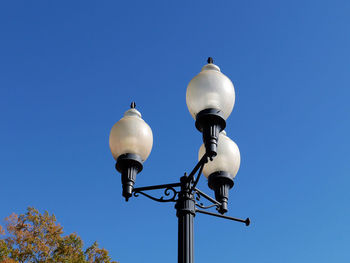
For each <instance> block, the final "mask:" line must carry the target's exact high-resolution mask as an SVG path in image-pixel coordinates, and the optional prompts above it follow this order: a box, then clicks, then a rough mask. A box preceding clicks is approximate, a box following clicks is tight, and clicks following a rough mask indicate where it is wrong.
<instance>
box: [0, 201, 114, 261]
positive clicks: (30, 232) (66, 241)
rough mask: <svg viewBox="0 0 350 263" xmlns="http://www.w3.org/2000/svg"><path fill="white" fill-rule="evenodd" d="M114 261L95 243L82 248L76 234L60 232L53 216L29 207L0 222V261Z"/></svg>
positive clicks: (60, 228) (81, 242)
mask: <svg viewBox="0 0 350 263" xmlns="http://www.w3.org/2000/svg"><path fill="white" fill-rule="evenodd" d="M24 262H33V263H51V262H60V263H61V262H62V263H116V262H115V261H111V258H110V256H109V255H108V251H107V250H105V249H103V248H99V247H98V245H97V243H96V242H95V243H94V244H92V246H90V247H88V248H87V249H85V250H84V249H83V241H82V240H81V238H80V237H79V236H77V235H76V234H75V233H73V234H69V235H63V227H62V226H61V225H60V224H57V223H56V218H55V216H54V215H49V213H48V212H45V213H44V214H40V213H39V212H38V210H36V209H35V208H31V207H30V208H28V209H27V212H26V213H25V214H21V215H16V214H12V215H10V216H9V217H7V218H6V219H5V227H2V226H1V225H0V263H24Z"/></svg>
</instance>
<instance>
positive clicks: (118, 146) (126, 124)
mask: <svg viewBox="0 0 350 263" xmlns="http://www.w3.org/2000/svg"><path fill="white" fill-rule="evenodd" d="M152 145H153V134H152V130H151V128H150V127H149V125H148V124H147V123H146V122H145V121H144V120H143V119H142V118H141V113H140V112H139V111H138V110H136V109H134V108H132V109H129V110H128V111H126V112H125V113H124V117H123V118H121V119H120V120H119V121H118V122H117V123H116V124H114V125H113V127H112V129H111V133H110V135H109V147H110V149H111V152H112V155H113V157H114V159H115V160H117V158H118V157H119V156H120V155H122V154H126V153H132V154H137V155H139V156H140V157H141V159H142V161H145V160H146V159H147V158H148V156H149V154H150V153H151V150H152Z"/></svg>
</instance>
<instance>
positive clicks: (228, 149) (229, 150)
mask: <svg viewBox="0 0 350 263" xmlns="http://www.w3.org/2000/svg"><path fill="white" fill-rule="evenodd" d="M204 154H205V147H204V144H203V145H202V146H201V147H200V149H199V153H198V157H199V160H200V159H201V158H202V156H203V155H204ZM240 163H241V156H240V152H239V149H238V146H237V144H236V143H235V142H234V141H232V140H231V139H230V138H229V137H227V136H226V132H225V131H222V132H220V134H219V140H218V145H217V155H216V157H215V158H214V159H213V160H212V161H209V162H208V163H206V164H205V165H204V168H203V174H204V176H205V177H207V178H208V177H209V176H210V175H211V174H214V173H216V172H226V173H228V174H229V175H230V177H231V179H233V178H234V177H235V176H236V174H237V172H238V169H239V166H240Z"/></svg>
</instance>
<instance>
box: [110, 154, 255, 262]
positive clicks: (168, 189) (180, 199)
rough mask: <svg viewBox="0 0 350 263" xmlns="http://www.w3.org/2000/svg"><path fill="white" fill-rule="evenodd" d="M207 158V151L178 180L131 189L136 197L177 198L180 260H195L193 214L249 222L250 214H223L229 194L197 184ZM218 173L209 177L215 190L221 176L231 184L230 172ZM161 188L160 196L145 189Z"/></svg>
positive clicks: (164, 200) (170, 200)
mask: <svg viewBox="0 0 350 263" xmlns="http://www.w3.org/2000/svg"><path fill="white" fill-rule="evenodd" d="M129 158H130V156H129ZM208 158H209V157H208V155H207V154H204V156H203V157H202V158H201V159H200V160H199V162H198V163H197V164H196V166H195V167H194V168H193V170H192V171H191V173H190V174H189V175H188V176H187V175H186V173H185V175H184V176H182V177H181V178H180V182H179V183H171V184H160V185H152V186H145V187H137V188H133V190H132V192H133V195H134V196H135V197H138V196H139V195H140V194H141V195H143V196H145V197H147V198H150V199H151V200H154V201H157V202H161V203H166V202H175V209H176V216H177V217H178V263H193V262H194V250H193V228H194V225H193V221H194V217H195V216H196V213H202V214H207V215H211V216H216V217H220V218H224V219H229V220H233V221H237V222H242V223H245V225H246V226H248V225H249V224H250V220H249V218H247V219H245V220H244V219H239V218H234V217H229V216H225V215H222V214H223V213H225V212H227V198H228V195H227V196H226V197H227V198H226V197H225V196H224V197H222V196H220V195H219V197H218V196H217V194H216V198H215V199H214V198H212V197H210V196H209V195H207V194H206V193H204V192H203V191H201V190H200V189H198V188H197V187H196V185H197V183H198V180H199V178H200V176H201V173H202V170H203V167H204V165H205V164H206V163H207V162H208ZM118 161H119V159H118ZM117 166H118V165H117ZM118 167H119V166H118ZM141 169H142V168H141ZM197 172H198V174H197V176H195V175H196V173H197ZM218 174H219V175H218ZM218 174H217V175H216V176H214V177H213V178H214V182H212V181H210V180H211V179H210V177H209V181H210V183H209V186H210V187H212V188H213V189H214V190H215V187H214V186H213V185H212V184H215V183H216V184H219V182H221V181H220V180H222V181H223V182H225V183H228V185H229V186H230V185H231V184H230V182H229V181H225V180H226V179H225V178H226V177H228V176H229V175H227V174H225V173H218ZM213 178H212V179H213ZM223 178H224V179H223ZM231 181H232V179H231ZM232 185H233V181H232ZM231 187H232V186H231ZM161 189H164V192H163V195H162V196H161V197H154V196H152V195H150V194H148V193H146V192H147V191H153V190H161ZM218 191H219V190H218ZM201 198H204V199H205V200H207V201H209V202H210V203H211V204H210V205H204V204H203V203H202V202H201ZM225 198H226V199H225ZM196 207H198V208H201V209H210V208H214V207H215V208H216V210H217V211H219V212H220V213H221V214H218V213H212V212H208V211H204V210H201V209H197V208H196Z"/></svg>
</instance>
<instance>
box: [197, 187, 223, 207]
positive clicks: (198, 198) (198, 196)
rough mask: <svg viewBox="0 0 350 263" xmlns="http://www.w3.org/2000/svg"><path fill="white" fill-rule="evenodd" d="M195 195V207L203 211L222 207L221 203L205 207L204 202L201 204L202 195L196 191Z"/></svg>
mask: <svg viewBox="0 0 350 263" xmlns="http://www.w3.org/2000/svg"><path fill="white" fill-rule="evenodd" d="M194 193H195V205H196V206H197V207H199V208H202V209H209V208H212V207H216V208H219V207H220V204H219V203H213V204H212V205H208V206H205V205H204V204H203V203H202V202H200V200H201V195H200V193H199V192H197V191H195V192H194ZM197 201H198V202H197Z"/></svg>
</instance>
